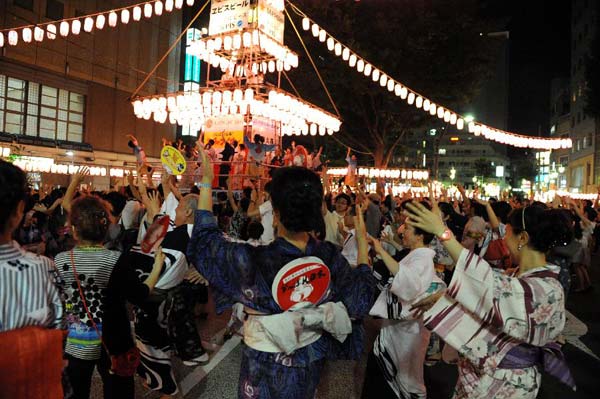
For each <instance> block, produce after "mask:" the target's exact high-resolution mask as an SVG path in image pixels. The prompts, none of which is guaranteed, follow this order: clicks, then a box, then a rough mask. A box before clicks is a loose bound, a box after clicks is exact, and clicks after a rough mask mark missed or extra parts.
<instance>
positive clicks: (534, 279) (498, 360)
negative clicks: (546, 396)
mask: <svg viewBox="0 0 600 399" xmlns="http://www.w3.org/2000/svg"><path fill="white" fill-rule="evenodd" d="M558 272H559V268H558V267H557V266H554V265H550V264H548V265H545V266H543V267H539V268H536V269H532V270H528V271H527V272H525V273H523V274H521V275H520V276H519V277H518V278H516V277H510V276H507V275H505V274H503V273H501V272H499V271H496V270H493V269H492V268H491V267H490V265H489V264H488V263H487V262H485V261H484V260H483V259H481V258H480V257H478V256H477V255H475V254H474V253H473V252H469V251H468V250H466V249H464V250H463V251H462V253H461V255H460V257H459V259H458V261H457V262H456V268H455V270H454V276H453V278H452V282H451V283H450V285H449V286H448V290H447V292H446V295H445V296H444V297H442V298H441V299H440V300H438V301H437V302H436V304H435V305H434V306H433V307H432V308H431V309H430V310H429V311H427V312H425V315H424V323H425V326H426V327H427V328H429V329H430V330H432V331H433V332H435V333H436V334H438V335H439V336H440V337H441V338H442V339H443V340H444V341H445V342H446V343H447V344H448V345H450V346H451V347H452V348H454V349H455V350H456V351H458V354H459V361H458V382H457V384H456V388H455V392H454V396H453V398H454V399H463V398H465V399H466V398H468V399H483V398H503V399H516V398H522V399H526V398H531V399H533V398H535V397H536V396H537V393H538V390H539V388H540V383H541V370H540V367H539V365H538V364H537V362H536V361H532V360H531V358H535V356H532V354H533V355H535V353H536V351H538V352H539V353H540V354H541V353H543V354H544V362H545V363H546V364H545V365H544V366H545V370H546V371H547V372H548V373H549V374H554V375H556V376H557V377H559V378H561V381H563V382H565V383H567V384H569V385H571V386H573V385H572V384H573V381H572V378H571V377H570V374H569V373H568V369H566V365H564V363H562V362H561V361H560V358H561V354H560V353H559V350H558V348H556V345H555V344H554V343H553V341H555V340H556V338H557V336H558V335H559V334H560V333H561V331H562V330H563V328H564V325H565V298H564V292H563V289H562V286H561V285H560V283H559V281H558ZM542 349H543V350H542ZM550 352H554V354H555V355H556V356H554V357H553V358H552V359H550V357H548V359H546V355H551V354H552V353H550ZM538 360H539V357H538ZM546 360H549V362H546ZM507 363H510V365H508V364H507ZM561 363H562V364H561ZM519 364H520V365H519ZM549 366H551V367H549ZM553 371H554V372H557V373H553Z"/></svg>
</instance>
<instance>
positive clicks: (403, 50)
mask: <svg viewBox="0 0 600 399" xmlns="http://www.w3.org/2000/svg"><path fill="white" fill-rule="evenodd" d="M295 3H296V4H298V6H299V7H300V8H301V9H302V10H303V11H304V12H306V14H307V15H308V16H309V17H311V18H312V19H314V20H315V21H317V23H319V24H320V25H321V26H322V27H323V28H324V29H326V30H328V31H329V32H330V33H331V34H332V35H333V36H335V37H336V38H338V39H339V40H340V41H341V42H342V43H343V44H345V45H347V46H349V47H350V48H351V49H352V50H354V51H356V52H357V53H358V54H359V55H361V56H362V57H364V58H365V59H366V60H368V61H370V62H372V63H373V65H374V66H375V67H377V68H381V69H382V70H383V71H384V72H386V73H388V74H389V75H390V76H391V77H392V78H394V79H397V80H399V81H400V82H402V83H404V84H406V85H407V86H408V87H410V88H412V89H414V90H417V91H418V92H421V93H423V95H425V96H427V97H428V98H430V99H431V100H432V101H434V102H435V103H436V104H442V105H444V106H447V107H451V108H452V109H455V110H460V109H461V107H462V106H464V105H465V104H467V103H468V102H469V101H470V100H471V99H472V98H473V97H474V96H475V95H476V94H477V91H478V88H479V87H480V83H481V82H482V80H483V79H485V78H486V77H487V76H489V74H490V73H491V68H490V66H491V64H492V63H493V54H495V51H494V47H495V46H497V41H493V40H492V41H490V40H486V37H485V35H483V36H482V35H480V33H481V32H489V31H491V30H495V29H496V28H497V26H495V25H493V24H492V23H491V22H490V21H488V20H486V19H484V18H481V17H480V16H479V15H478V12H479V11H480V9H479V2H478V1H476V0H456V1H453V2H452V5H451V6H449V5H448V3H447V2H441V1H436V0H432V1H428V2H420V1H418V2H417V1H414V0H372V1H365V2H355V1H353V0H343V1H337V2H324V1H322V0H298V1H297V2H295ZM291 14H292V19H293V20H294V22H295V24H296V26H297V27H298V29H299V30H301V27H300V25H301V22H300V16H299V15H296V14H294V13H293V12H291ZM287 24H288V25H287V27H286V43H287V45H288V46H290V47H291V48H292V49H294V50H295V51H296V52H298V54H299V55H300V67H299V68H297V69H296V70H293V71H291V72H289V73H288V75H289V77H290V78H291V80H292V81H293V82H294V85H295V87H296V88H297V89H298V91H299V93H300V94H301V95H302V96H303V97H304V98H306V99H308V100H309V101H312V102H314V103H316V104H320V105H321V106H324V105H325V104H328V103H329V101H328V100H327V97H326V96H325V93H324V90H323V89H322V88H321V86H320V83H319V81H318V79H317V78H316V76H315V74H314V72H313V71H312V67H311V66H310V62H309V60H308V59H307V57H306V55H305V53H304V51H303V50H302V47H301V45H300V43H299V41H298V39H297V38H295V33H294V31H293V27H292V26H290V24H289V22H287ZM301 35H302V38H303V39H304V41H305V43H306V45H307V47H308V49H309V52H310V53H311V55H312V56H313V58H314V60H315V63H316V65H317V68H318V69H319V72H320V73H321V74H322V76H323V78H324V80H325V82H326V84H327V86H328V87H329V89H330V91H331V94H332V97H333V99H334V102H335V103H336V105H337V107H338V108H339V111H340V114H341V117H342V119H343V125H342V129H341V131H340V132H339V133H337V138H338V139H339V140H340V141H342V142H344V143H346V144H348V145H350V146H352V147H353V148H356V149H358V150H360V151H362V152H363V153H365V154H367V155H368V156H369V157H371V158H372V159H373V161H374V164H375V165H376V166H380V167H385V166H387V165H388V164H389V163H390V161H391V160H392V159H393V156H394V153H395V151H396V149H397V148H398V146H399V144H400V143H401V141H402V139H403V136H404V134H405V133H406V132H407V131H409V130H411V129H416V128H419V127H424V126H426V125H427V124H428V123H431V121H432V119H433V118H434V117H431V116H429V114H426V113H425V112H423V111H420V110H417V109H416V108H415V107H414V106H409V105H407V104H406V103H405V102H404V101H402V100H401V99H400V98H399V97H396V96H395V95H394V94H393V93H389V92H388V91H387V89H384V88H382V87H381V86H380V85H379V83H378V82H377V83H376V82H373V81H372V79H371V78H370V77H369V78H367V77H365V76H363V75H362V74H359V73H358V72H357V71H356V70H353V69H352V68H350V67H349V66H348V64H347V62H345V61H343V60H342V59H341V58H340V57H336V56H335V55H333V54H331V53H329V52H328V51H327V48H326V46H325V45H324V44H323V43H319V42H318V40H316V39H315V38H313V37H312V36H311V34H310V32H305V33H301ZM284 85H285V82H284ZM288 87H289V85H288ZM324 108H327V106H324ZM328 109H329V110H330V111H332V112H333V109H332V107H331V106H329V108H328Z"/></svg>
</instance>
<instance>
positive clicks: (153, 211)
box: [145, 191, 161, 223]
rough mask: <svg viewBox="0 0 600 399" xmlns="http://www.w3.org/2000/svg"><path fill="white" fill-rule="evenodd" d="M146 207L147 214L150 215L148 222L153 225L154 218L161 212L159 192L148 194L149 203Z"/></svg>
mask: <svg viewBox="0 0 600 399" xmlns="http://www.w3.org/2000/svg"><path fill="white" fill-rule="evenodd" d="M145 205H146V212H147V213H148V217H147V219H148V221H149V222H150V223H151V222H152V220H154V217H155V216H156V215H158V213H159V212H160V205H161V203H160V194H159V193H158V191H153V192H151V193H149V194H148V201H147V203H146V204H145Z"/></svg>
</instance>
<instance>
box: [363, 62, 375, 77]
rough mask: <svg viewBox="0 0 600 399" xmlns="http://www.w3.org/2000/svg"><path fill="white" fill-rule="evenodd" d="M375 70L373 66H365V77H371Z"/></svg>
mask: <svg viewBox="0 0 600 399" xmlns="http://www.w3.org/2000/svg"><path fill="white" fill-rule="evenodd" d="M372 70H373V66H372V65H371V64H366V65H365V72H364V73H365V76H369V75H371V71H372Z"/></svg>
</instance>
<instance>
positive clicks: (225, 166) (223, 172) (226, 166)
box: [219, 140, 238, 188]
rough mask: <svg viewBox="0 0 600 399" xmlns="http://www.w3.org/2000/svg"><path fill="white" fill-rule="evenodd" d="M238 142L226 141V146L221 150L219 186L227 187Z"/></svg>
mask: <svg viewBox="0 0 600 399" xmlns="http://www.w3.org/2000/svg"><path fill="white" fill-rule="evenodd" d="M237 145H238V142H237V141H235V140H231V143H230V142H229V141H226V142H225V148H224V149H223V151H221V162H222V163H221V169H220V170H219V187H221V188H225V187H227V179H228V178H229V172H230V171H231V159H232V158H233V156H234V155H235V148H236V147H237Z"/></svg>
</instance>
